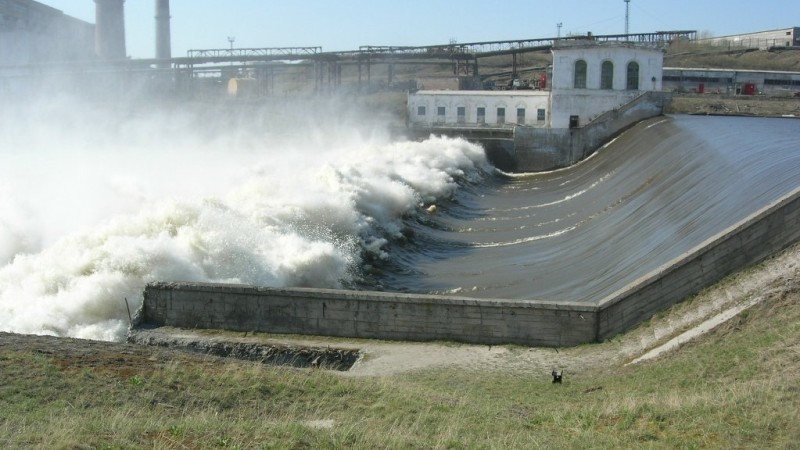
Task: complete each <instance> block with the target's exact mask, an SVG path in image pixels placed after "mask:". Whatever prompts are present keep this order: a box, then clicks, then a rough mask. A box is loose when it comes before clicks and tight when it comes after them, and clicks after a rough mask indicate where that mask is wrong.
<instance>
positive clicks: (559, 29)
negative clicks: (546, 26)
mask: <svg viewBox="0 0 800 450" xmlns="http://www.w3.org/2000/svg"><path fill="white" fill-rule="evenodd" d="M563 25H564V24H563V23H562V22H558V23H557V24H556V27H557V28H558V36H556V37H557V38H558V39H561V26H563Z"/></svg>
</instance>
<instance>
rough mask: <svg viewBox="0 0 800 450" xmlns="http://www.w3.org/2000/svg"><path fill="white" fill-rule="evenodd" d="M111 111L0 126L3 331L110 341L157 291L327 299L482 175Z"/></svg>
mask: <svg viewBox="0 0 800 450" xmlns="http://www.w3.org/2000/svg"><path fill="white" fill-rule="evenodd" d="M119 109H120V108H117V110H114V111H112V110H111V109H109V108H102V109H97V107H93V108H86V107H82V108H78V107H77V106H76V105H75V104H74V103H73V102H71V101H70V100H63V99H62V100H54V101H52V100H51V101H49V102H47V103H41V104H36V105H28V106H27V107H25V108H23V107H16V108H8V109H3V110H2V111H0V119H2V122H1V124H0V330H1V331H11V332H18V333H34V334H53V335H59V336H72V337H81V338H91V339H102V340H120V339H122V338H123V337H124V335H125V331H126V329H127V326H128V317H127V310H126V305H125V299H126V298H127V300H128V302H129V303H130V306H131V308H132V309H133V308H137V307H138V306H139V305H140V304H141V300H142V297H141V295H142V289H143V288H144V285H145V284H146V283H147V282H149V281H155V280H164V281H177V280H182V281H211V282H230V283H248V284H259V285H271V286H313V287H338V286H341V285H342V283H347V282H348V281H350V280H351V279H352V277H353V275H354V271H355V270H357V268H358V266H359V264H360V263H361V261H360V259H361V257H362V256H361V255H362V254H364V252H366V253H372V256H371V257H376V258H387V257H391V255H389V254H387V253H386V249H385V243H386V239H387V238H391V237H392V236H393V235H397V234H399V233H400V229H401V218H402V216H403V215H404V214H407V213H410V212H412V211H414V209H415V208H417V207H419V206H420V205H421V204H423V203H430V202H435V201H436V200H437V199H439V198H443V197H447V196H449V195H450V194H451V193H452V192H453V190H454V189H456V186H457V185H456V180H457V179H458V178H459V177H476V176H480V173H482V171H484V170H486V169H488V166H487V163H486V161H485V158H484V155H483V151H482V149H481V148H479V147H477V146H474V145H472V144H469V143H467V142H465V141H462V140H453V139H442V138H432V139H429V140H426V141H424V142H419V143H413V142H400V143H397V142H395V143H391V142H389V141H388V140H387V139H384V138H380V137H376V135H375V134H374V133H365V132H363V131H361V132H359V131H356V129H355V128H350V127H347V126H343V125H341V124H339V125H337V126H327V127H319V128H317V127H310V126H309V125H308V124H303V126H299V127H297V128H296V129H287V127H285V126H281V127H278V128H274V129H273V130H272V131H269V129H270V127H269V126H268V124H269V123H270V121H271V118H270V116H269V115H264V116H263V117H257V120H252V118H250V119H249V120H247V123H248V125H247V126H246V127H245V128H242V127H241V126H239V122H238V121H236V120H227V121H224V120H221V119H220V120H219V121H217V120H215V117H214V115H213V114H208V113H204V114H194V113H188V112H186V111H182V110H180V109H174V110H171V111H166V110H160V111H157V112H152V111H150V110H145V109H138V108H133V109H131V110H129V111H122V112H120V111H119ZM123 109H124V108H123ZM223 113H224V112H221V114H223ZM259 121H260V122H259ZM222 122H224V124H223V123H222ZM259 123H262V124H264V126H263V127H260V126H258V124H259Z"/></svg>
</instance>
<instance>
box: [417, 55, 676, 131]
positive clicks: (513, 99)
mask: <svg viewBox="0 0 800 450" xmlns="http://www.w3.org/2000/svg"><path fill="white" fill-rule="evenodd" d="M663 62H664V55H663V52H662V51H661V50H659V49H655V48H650V47H641V46H636V45H634V44H630V43H596V42H582V43H578V44H573V45H568V46H560V47H558V48H556V49H554V50H553V71H552V80H551V82H550V90H549V91H524V90H518V91H417V92H415V93H411V94H409V96H408V115H409V121H410V123H411V124H413V125H418V126H423V127H425V126H428V127H432V126H459V127H460V126H529V127H540V128H575V127H580V126H583V125H585V124H586V123H588V122H590V121H591V120H592V119H594V118H595V117H597V116H599V115H601V114H603V113H605V112H608V111H611V110H613V109H616V108H619V107H620V106H622V105H625V104H626V103H628V102H630V101H631V100H633V99H634V98H636V97H638V96H639V95H641V94H642V93H644V92H647V91H660V90H661V76H662V68H663Z"/></svg>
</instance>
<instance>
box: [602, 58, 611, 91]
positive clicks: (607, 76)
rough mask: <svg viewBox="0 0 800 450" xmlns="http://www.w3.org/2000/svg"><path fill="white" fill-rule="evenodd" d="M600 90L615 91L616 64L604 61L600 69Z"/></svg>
mask: <svg viewBox="0 0 800 450" xmlns="http://www.w3.org/2000/svg"><path fill="white" fill-rule="evenodd" d="M600 89H614V63H612V62H611V61H603V65H602V66H601V67H600Z"/></svg>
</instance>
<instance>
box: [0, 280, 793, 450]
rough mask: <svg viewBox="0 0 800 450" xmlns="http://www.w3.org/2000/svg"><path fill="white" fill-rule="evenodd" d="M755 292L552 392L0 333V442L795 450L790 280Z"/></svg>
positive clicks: (533, 374)
mask: <svg viewBox="0 0 800 450" xmlns="http://www.w3.org/2000/svg"><path fill="white" fill-rule="evenodd" d="M764 292H768V293H769V294H768V295H767V297H766V299H765V300H764V301H762V302H761V303H760V304H758V305H757V306H754V307H753V308H752V309H750V310H748V311H746V312H745V313H742V314H741V315H740V316H738V317H736V318H735V319H733V320H732V321H730V322H728V323H726V324H724V325H722V326H721V327H720V328H718V329H717V330H716V331H714V332H713V333H711V334H710V335H707V336H705V337H703V338H702V339H700V340H698V341H695V342H693V343H691V344H688V345H685V346H684V347H683V348H681V349H680V350H679V351H677V352H673V353H670V354H668V355H665V356H662V357H661V358H660V359H657V360H654V361H650V362H646V363H642V364H637V365H629V366H625V365H623V364H622V363H621V362H615V361H613V360H609V361H610V362H607V363H604V364H596V365H594V366H590V367H588V368H587V369H585V370H581V371H578V373H566V374H565V382H564V383H563V384H561V385H558V384H552V383H551V382H550V379H549V377H548V376H547V374H546V373H541V371H535V370H531V371H530V372H526V371H519V370H514V371H510V370H503V368H502V367H498V368H497V369H496V370H491V369H490V370H464V369H458V368H443V369H442V368H440V369H432V370H421V371H413V372H410V373H399V374H396V375H389V376H366V377H352V376H347V375H343V374H341V373H336V372H330V371H325V370H314V369H293V368H285V367H270V366H264V365H261V364H258V363H251V362H242V361H235V360H224V359H220V358H213V357H205V356H199V355H192V354H188V353H182V352H179V351H175V350H169V349H165V348H154V347H139V346H134V345H129V344H113V343H103V342H91V341H80V340H73V339H57V338H50V337H33V336H19V335H11V334H0V448H12V449H13V448H47V449H51V448H108V449H117V448H120V449H122V448H170V449H185V448H242V449H244V448H247V449H250V448H257V449H260V448H290V449H306V448H308V449H311V448H363V449H375V448H387V449H395V448H420V449H458V448H486V449H506V448H615V449H616V448H726V449H727V448H798V446H800V383H798V380H799V379H800V377H799V376H798V373H800V302H799V301H798V300H800V290H798V280H797V279H796V277H794V278H792V279H790V280H781V281H780V283H779V284H776V285H774V286H765V288H764ZM682 307H683V306H682V305H678V306H677V307H676V308H677V310H676V311H673V312H667V313H665V314H662V315H660V316H659V318H657V319H653V321H651V322H648V323H645V324H643V325H642V327H643V328H645V329H646V328H648V327H652V326H654V322H655V321H669V320H672V319H671V318H673V317H675V316H674V315H678V314H681V313H682V312H681V308H682ZM617 339H620V338H617ZM447 345H451V346H453V347H458V345H457V344H447ZM615 345H616V342H615V340H612V341H610V342H606V343H603V344H596V345H590V346H585V347H584V348H580V349H578V351H579V352H582V353H583V354H586V355H592V354H597V353H603V352H609V351H611V352H613V351H614V349H615ZM508 351H509V352H512V353H513V352H518V353H520V352H525V351H527V349H525V348H520V347H508Z"/></svg>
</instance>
